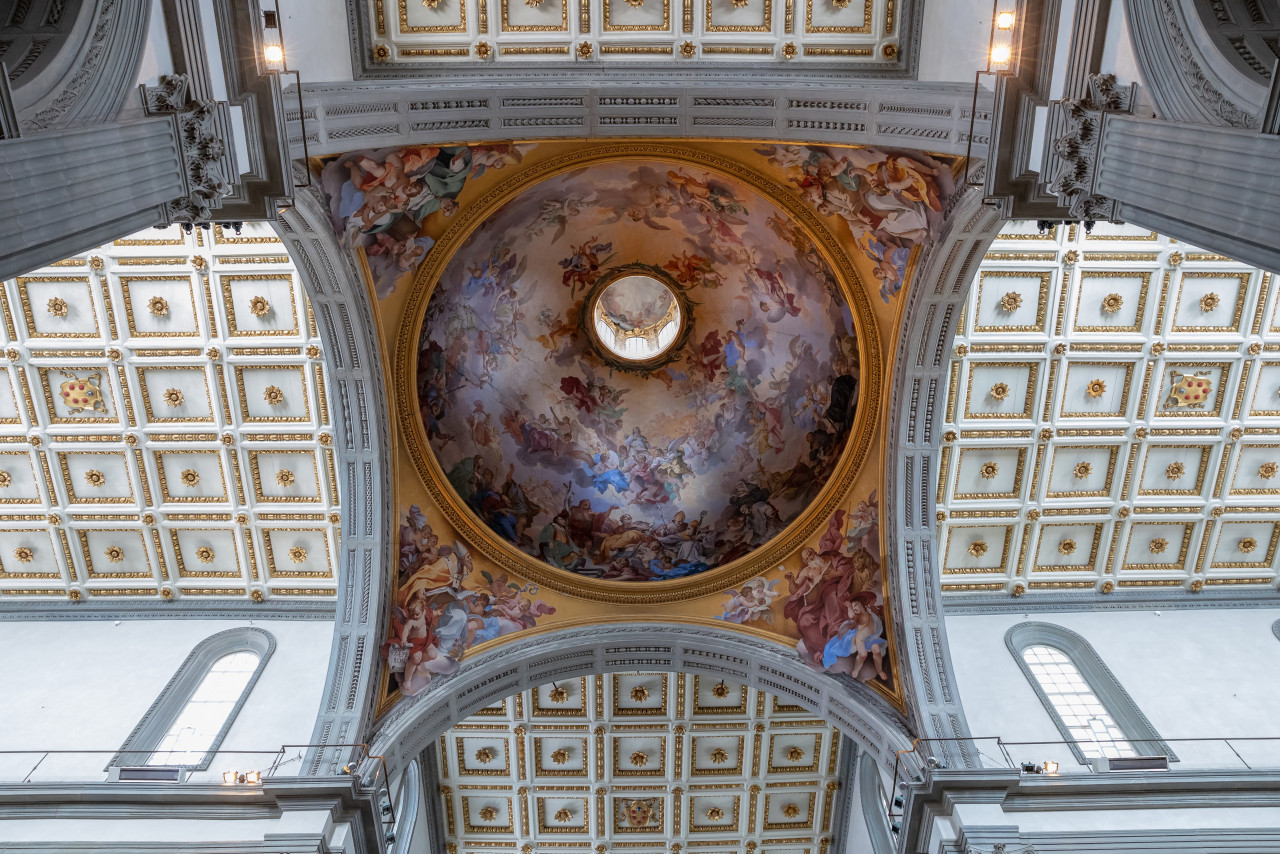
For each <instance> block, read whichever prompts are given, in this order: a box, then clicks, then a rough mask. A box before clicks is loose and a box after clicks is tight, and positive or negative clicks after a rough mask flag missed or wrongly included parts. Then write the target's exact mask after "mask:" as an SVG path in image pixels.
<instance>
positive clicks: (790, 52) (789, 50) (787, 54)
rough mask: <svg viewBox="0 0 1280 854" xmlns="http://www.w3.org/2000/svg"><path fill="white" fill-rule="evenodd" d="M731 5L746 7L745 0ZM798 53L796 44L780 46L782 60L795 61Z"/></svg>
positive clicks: (736, 0) (735, 0) (735, 1)
mask: <svg viewBox="0 0 1280 854" xmlns="http://www.w3.org/2000/svg"><path fill="white" fill-rule="evenodd" d="M733 5H734V6H739V5H741V6H746V5H747V0H742V3H741V4H739V3H738V0H733ZM799 52H800V49H799V48H797V47H796V43H795V42H787V43H786V44H784V45H783V46H782V58H783V59H795V58H796V54H798V53H799Z"/></svg>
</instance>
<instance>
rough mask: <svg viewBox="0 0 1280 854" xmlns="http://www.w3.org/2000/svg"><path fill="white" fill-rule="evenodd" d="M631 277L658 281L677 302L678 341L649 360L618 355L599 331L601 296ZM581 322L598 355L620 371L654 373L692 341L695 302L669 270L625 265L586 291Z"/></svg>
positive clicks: (604, 276) (647, 265) (615, 268)
mask: <svg viewBox="0 0 1280 854" xmlns="http://www.w3.org/2000/svg"><path fill="white" fill-rule="evenodd" d="M628 276H647V277H649V278H650V279H654V280H656V281H657V282H659V283H660V284H661V285H662V286H663V287H665V288H666V289H667V290H668V291H670V292H671V296H672V297H673V298H674V299H675V304H676V307H677V308H679V309H680V330H679V331H678V332H677V333H676V336H675V338H672V339H671V343H670V344H668V345H667V346H666V347H665V348H663V349H662V350H661V351H660V352H659V353H658V354H657V355H655V356H650V357H649V358H647V359H628V358H627V357H626V356H621V355H619V354H618V353H616V352H614V350H613V349H612V348H611V347H609V345H607V344H605V343H604V342H603V341H601V340H600V336H599V335H598V334H597V332H596V325H595V309H596V304H597V303H599V301H600V295H601V294H603V293H604V292H605V289H606V288H608V287H609V286H610V285H612V284H613V283H614V282H616V281H618V280H620V279H625V278H627V277H628ZM581 322H582V328H583V331H585V332H586V334H587V338H588V340H590V341H591V344H592V346H593V347H595V351H596V355H598V356H599V357H600V358H601V359H602V360H604V361H605V362H606V363H608V365H609V366H610V367H612V368H614V369H616V370H619V371H631V372H634V373H644V372H647V371H652V370H653V369H654V368H660V367H662V366H663V365H665V364H667V363H668V362H672V361H674V360H675V359H676V357H677V356H679V355H680V351H681V350H683V349H684V345H685V344H686V343H687V342H688V340H689V331H690V330H691V329H693V302H692V301H691V300H690V299H689V295H688V294H686V293H685V291H684V288H682V287H680V283H679V282H677V281H676V280H675V277H674V276H672V275H671V274H670V273H668V272H667V271H666V270H663V269H661V268H659V267H654V266H652V265H649V264H622V265H620V266H618V267H612V268H610V269H608V270H605V271H604V272H603V273H601V274H600V277H599V278H597V279H596V283H595V284H594V285H592V286H591V289H590V290H588V291H587V296H586V298H585V299H583V301H582V321H581Z"/></svg>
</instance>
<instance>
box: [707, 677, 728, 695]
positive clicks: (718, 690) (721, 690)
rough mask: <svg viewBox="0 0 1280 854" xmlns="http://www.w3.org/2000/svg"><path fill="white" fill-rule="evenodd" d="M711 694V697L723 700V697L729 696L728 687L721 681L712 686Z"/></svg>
mask: <svg viewBox="0 0 1280 854" xmlns="http://www.w3.org/2000/svg"><path fill="white" fill-rule="evenodd" d="M711 693H712V695H714V696H716V697H719V698H720V699H721V700H723V699H724V698H725V697H727V696H729V686H728V685H726V684H724V680H723V679H721V680H720V681H719V682H717V683H716V684H715V685H714V686H712V688H711Z"/></svg>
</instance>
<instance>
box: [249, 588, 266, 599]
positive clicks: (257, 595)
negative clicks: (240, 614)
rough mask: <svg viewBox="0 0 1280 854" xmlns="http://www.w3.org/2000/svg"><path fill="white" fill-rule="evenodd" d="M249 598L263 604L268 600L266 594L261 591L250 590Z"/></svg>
mask: <svg viewBox="0 0 1280 854" xmlns="http://www.w3.org/2000/svg"><path fill="white" fill-rule="evenodd" d="M249 598H250V599H252V600H253V601H255V602H261V601H262V600H263V599H266V598H267V597H266V594H264V593H263V592H262V591H261V590H250V591H249Z"/></svg>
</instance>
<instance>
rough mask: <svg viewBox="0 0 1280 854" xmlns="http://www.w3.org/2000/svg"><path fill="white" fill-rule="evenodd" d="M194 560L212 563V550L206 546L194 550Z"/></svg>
mask: <svg viewBox="0 0 1280 854" xmlns="http://www.w3.org/2000/svg"><path fill="white" fill-rule="evenodd" d="M196 559H197V560H199V561H200V562H201V563H213V549H211V548H209V547H208V546H201V547H200V548H198V549H196Z"/></svg>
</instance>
